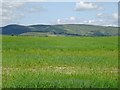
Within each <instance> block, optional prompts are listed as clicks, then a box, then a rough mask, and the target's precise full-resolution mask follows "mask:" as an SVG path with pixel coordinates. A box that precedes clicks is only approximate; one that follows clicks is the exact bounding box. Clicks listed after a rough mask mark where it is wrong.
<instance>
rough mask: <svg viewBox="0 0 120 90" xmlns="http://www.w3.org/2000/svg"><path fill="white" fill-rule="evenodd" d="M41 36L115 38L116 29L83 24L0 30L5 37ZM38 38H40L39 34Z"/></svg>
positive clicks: (14, 27) (17, 27)
mask: <svg viewBox="0 0 120 90" xmlns="http://www.w3.org/2000/svg"><path fill="white" fill-rule="evenodd" d="M38 33H42V35H43V36H49V35H53V36H58V35H63V36H117V35H118V28H117V27H107V26H97V25H85V24H65V25H30V26H21V25H8V26H5V27H3V28H2V34H5V35H11V34H15V35H35V36H36V35H38ZM38 36H41V34H39V35H38Z"/></svg>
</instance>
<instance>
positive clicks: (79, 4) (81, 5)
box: [75, 1, 103, 11]
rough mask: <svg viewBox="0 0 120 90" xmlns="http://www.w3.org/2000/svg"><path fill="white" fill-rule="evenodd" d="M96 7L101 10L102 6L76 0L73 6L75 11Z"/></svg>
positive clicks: (94, 8)
mask: <svg viewBox="0 0 120 90" xmlns="http://www.w3.org/2000/svg"><path fill="white" fill-rule="evenodd" d="M96 9H97V10H101V9H103V8H102V7H99V6H97V5H96V4H94V3H88V2H83V1H80V2H77V3H76V7H75V10H76V11H86V10H96Z"/></svg>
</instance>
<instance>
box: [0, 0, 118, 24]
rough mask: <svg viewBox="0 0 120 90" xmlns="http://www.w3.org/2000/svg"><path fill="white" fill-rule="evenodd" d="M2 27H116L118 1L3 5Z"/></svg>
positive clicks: (5, 3) (8, 3)
mask: <svg viewBox="0 0 120 90" xmlns="http://www.w3.org/2000/svg"><path fill="white" fill-rule="evenodd" d="M1 11H2V14H1V16H2V26H5V25H9V24H20V25H31V24H52V25H53V24H92V25H104V26H117V24H118V23H117V22H118V3H117V2H83V1H79V2H3V3H2V10H1Z"/></svg>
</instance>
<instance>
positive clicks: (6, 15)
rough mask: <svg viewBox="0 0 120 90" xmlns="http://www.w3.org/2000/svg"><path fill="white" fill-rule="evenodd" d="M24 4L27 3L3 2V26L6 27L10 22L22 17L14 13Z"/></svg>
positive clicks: (0, 6)
mask: <svg viewBox="0 0 120 90" xmlns="http://www.w3.org/2000/svg"><path fill="white" fill-rule="evenodd" d="M24 4H25V3H23V2H13V1H11V2H10V1H9V2H7V1H6V2H2V5H0V8H1V14H0V17H2V19H1V22H2V25H6V24H7V23H9V22H10V21H12V20H14V19H16V18H18V16H20V15H21V14H20V13H14V11H15V10H16V9H17V8H19V7H21V6H22V5H24ZM2 25H0V26H2Z"/></svg>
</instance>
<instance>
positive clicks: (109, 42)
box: [2, 36, 118, 88]
mask: <svg viewBox="0 0 120 90" xmlns="http://www.w3.org/2000/svg"><path fill="white" fill-rule="evenodd" d="M2 40H3V43H2V49H3V50H2V67H3V68H2V70H3V71H2V79H3V80H2V86H3V88H10V87H12V88H117V84H118V37H34V36H3V39H2Z"/></svg>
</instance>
